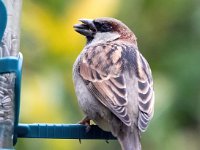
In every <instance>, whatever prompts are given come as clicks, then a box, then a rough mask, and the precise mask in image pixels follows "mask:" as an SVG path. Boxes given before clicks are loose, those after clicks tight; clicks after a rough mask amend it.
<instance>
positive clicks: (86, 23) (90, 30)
mask: <svg viewBox="0 0 200 150" xmlns="http://www.w3.org/2000/svg"><path fill="white" fill-rule="evenodd" d="M79 21H81V22H82V24H75V25H74V26H73V27H74V30H75V31H76V32H78V33H80V34H82V35H84V36H87V37H92V36H93V35H94V34H95V33H96V30H97V29H96V27H95V25H94V23H93V20H91V19H80V20H79Z"/></svg>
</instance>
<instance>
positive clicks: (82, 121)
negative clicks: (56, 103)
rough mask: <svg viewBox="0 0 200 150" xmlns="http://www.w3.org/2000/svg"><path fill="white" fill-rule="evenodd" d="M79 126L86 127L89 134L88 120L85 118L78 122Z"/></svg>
mask: <svg viewBox="0 0 200 150" xmlns="http://www.w3.org/2000/svg"><path fill="white" fill-rule="evenodd" d="M78 123H79V124H82V125H85V126H86V132H89V131H90V129H91V125H90V119H89V118H88V117H87V116H86V117H84V118H83V119H82V120H81V121H79V122H78Z"/></svg>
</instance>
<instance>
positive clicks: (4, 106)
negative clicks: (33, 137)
mask: <svg viewBox="0 0 200 150" xmlns="http://www.w3.org/2000/svg"><path fill="white" fill-rule="evenodd" d="M2 2H3V3H4V5H5V7H6V10H7V26H6V30H5V32H4V35H3V38H2V41H0V58H2V57H9V56H15V57H18V54H19V46H20V44H19V43H20V15H21V5H22V0H2ZM15 77H16V76H15V73H4V74H0V149H13V135H14V120H15V105H14V104H15V101H14V100H15V93H14V88H15Z"/></svg>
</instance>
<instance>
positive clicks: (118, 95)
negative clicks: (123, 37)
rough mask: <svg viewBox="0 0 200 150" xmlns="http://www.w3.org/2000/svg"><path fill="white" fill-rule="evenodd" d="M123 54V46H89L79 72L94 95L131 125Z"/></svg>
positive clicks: (125, 122)
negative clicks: (127, 106) (123, 69)
mask: <svg viewBox="0 0 200 150" xmlns="http://www.w3.org/2000/svg"><path fill="white" fill-rule="evenodd" d="M121 56H122V47H120V46H118V45H108V44H107V45H98V46H92V47H88V48H87V51H86V53H85V55H84V56H83V59H82V61H81V62H80V64H79V65H80V66H79V67H80V68H79V69H80V70H79V72H80V76H81V77H82V78H83V79H84V81H85V83H86V85H87V87H88V89H89V90H90V91H91V92H92V93H93V95H94V96H95V97H96V98H97V99H98V100H99V101H100V102H101V103H102V104H103V105H105V106H106V107H107V108H109V109H110V110H111V111H112V112H113V113H114V114H115V115H116V116H117V117H118V118H119V119H120V120H121V121H122V122H123V123H124V124H126V125H127V126H130V125H131V121H130V118H129V115H128V114H127V108H126V105H127V103H128V100H127V91H126V84H125V80H124V75H123V73H122V63H123V62H122V58H121Z"/></svg>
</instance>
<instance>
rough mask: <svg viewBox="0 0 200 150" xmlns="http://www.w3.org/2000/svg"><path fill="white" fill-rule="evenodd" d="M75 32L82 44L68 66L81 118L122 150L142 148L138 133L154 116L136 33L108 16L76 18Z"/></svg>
mask: <svg viewBox="0 0 200 150" xmlns="http://www.w3.org/2000/svg"><path fill="white" fill-rule="evenodd" d="M79 21H80V22H81V23H79V24H75V25H74V26H73V28H74V30H75V31H76V32H78V33H79V34H81V35H83V36H84V37H86V44H85V46H84V48H83V50H82V51H81V52H80V54H79V56H78V57H77V59H76V60H75V62H74V65H73V82H74V87H75V93H76V96H77V99H78V104H79V106H80V108H81V109H82V111H83V112H84V114H85V117H84V118H83V119H82V120H81V122H80V123H81V124H85V125H90V120H93V121H94V122H95V124H97V125H98V126H99V127H100V128H101V129H102V130H104V131H110V132H111V133H112V134H113V136H115V137H116V138H117V139H118V141H119V143H120V145H121V148H122V150H141V149H142V147H141V132H144V131H146V129H147V127H148V125H149V122H150V120H151V119H152V117H153V114H154V87H153V77H152V72H151V69H150V66H149V64H148V62H147V60H146V59H145V58H144V56H143V55H142V54H141V53H140V51H139V49H138V44H137V38H136V36H135V34H134V33H133V32H132V31H131V30H130V29H129V27H128V26H126V25H125V24H124V23H123V22H121V21H120V20H117V19H115V18H110V17H100V18H95V19H79Z"/></svg>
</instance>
